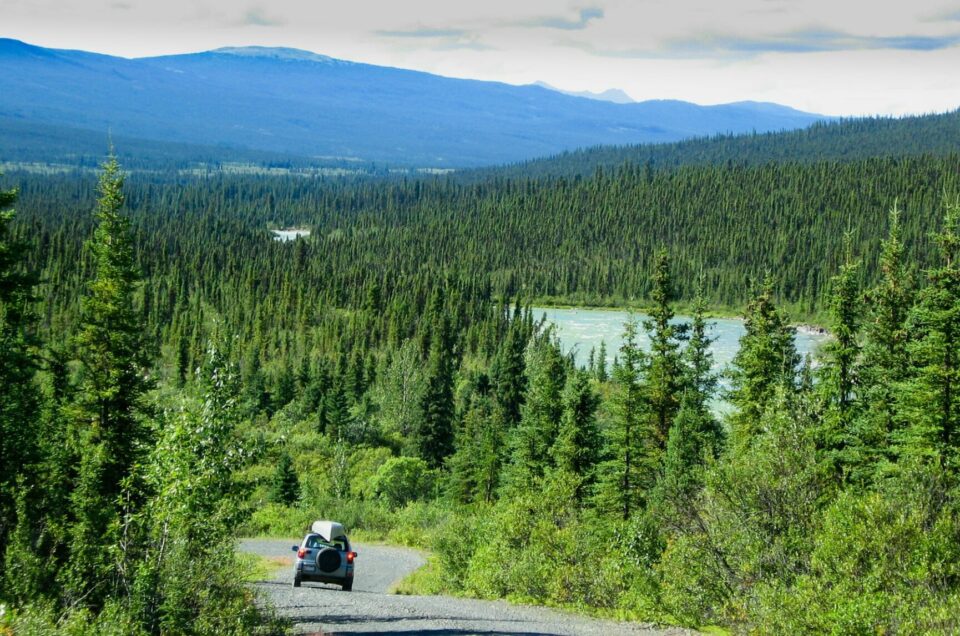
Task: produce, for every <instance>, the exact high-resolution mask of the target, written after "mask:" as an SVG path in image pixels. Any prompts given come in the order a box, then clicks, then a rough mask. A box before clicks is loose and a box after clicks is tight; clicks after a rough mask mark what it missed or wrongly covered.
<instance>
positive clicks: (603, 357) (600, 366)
mask: <svg viewBox="0 0 960 636" xmlns="http://www.w3.org/2000/svg"><path fill="white" fill-rule="evenodd" d="M596 363H597V367H596V369H597V370H596V378H597V382H606V381H607V380H609V379H610V376H609V375H608V374H607V343H606V341H604V340H601V341H600V349H599V350H598V351H597V361H596Z"/></svg>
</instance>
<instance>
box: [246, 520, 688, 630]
mask: <svg viewBox="0 0 960 636" xmlns="http://www.w3.org/2000/svg"><path fill="white" fill-rule="evenodd" d="M298 542H299V541H298V540H297V539H289V540H275V539H245V540H243V541H241V542H240V546H239V549H240V550H241V551H244V552H252V553H255V554H258V555H260V556H263V557H267V558H270V559H276V560H277V561H278V562H279V561H283V562H285V563H287V564H288V567H286V568H283V569H282V570H281V571H279V572H278V573H277V574H276V576H275V577H274V578H273V579H272V580H265V581H258V582H257V583H256V586H257V588H258V589H259V590H260V591H261V593H262V594H263V596H264V597H265V598H266V600H268V601H269V602H270V603H271V604H272V605H273V607H274V608H276V610H277V612H278V613H279V614H280V615H281V616H284V617H286V618H288V619H290V620H291V621H292V622H293V623H294V633H296V634H324V635H331V634H428V635H430V636H455V635H456V636H465V635H467V634H488V635H506V634H538V635H541V636H548V635H549V636H554V635H555V636H567V635H569V636H575V635H581V634H582V635H583V636H592V635H596V636H618V635H620V634H631V635H636V634H646V635H651V636H652V635H656V636H668V635H670V636H673V635H680V634H691V633H692V632H689V631H687V630H682V629H657V628H654V627H651V626H649V625H643V624H639V623H628V622H618V621H610V620H600V619H594V618H589V617H584V616H578V615H575V614H568V613H564V612H561V611H557V610H553V609H549V608H544V607H534V606H527V605H512V604H509V603H506V602H504V601H481V600H476V599H464V598H453V597H449V596H399V595H392V594H389V593H388V592H389V590H390V588H391V586H392V585H394V584H395V583H397V582H398V581H400V580H401V579H403V578H404V577H406V576H407V575H408V574H410V573H411V572H413V571H414V570H416V569H417V568H419V567H420V566H422V565H423V564H424V563H425V560H424V558H423V556H422V555H421V554H420V553H419V552H417V551H415V550H410V549H406V548H395V547H387V546H379V545H360V544H356V545H355V546H354V549H355V550H356V551H357V553H358V555H359V556H357V566H356V568H357V569H356V574H355V578H354V583H353V591H352V592H343V591H341V590H340V588H339V587H338V586H335V585H323V584H319V583H306V582H305V583H303V586H302V587H300V588H294V587H293V586H292V582H293V566H292V564H293V560H294V559H293V551H292V550H291V549H290V546H292V545H293V544H294V543H298Z"/></svg>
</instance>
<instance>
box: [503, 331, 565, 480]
mask: <svg viewBox="0 0 960 636" xmlns="http://www.w3.org/2000/svg"><path fill="white" fill-rule="evenodd" d="M552 338H553V336H552V332H551V331H550V330H547V332H546V333H545V334H542V335H541V336H540V337H538V338H536V339H534V340H533V341H531V343H530V345H529V347H528V349H527V357H526V363H525V366H526V369H527V394H526V397H525V399H524V403H523V407H522V408H521V418H520V425H519V426H517V427H516V428H515V429H513V430H512V431H511V432H510V437H509V447H510V461H509V464H508V465H507V466H506V467H505V469H504V481H505V482H506V484H505V485H506V486H507V488H508V490H510V492H518V491H523V490H525V489H526V488H528V487H529V485H530V483H532V481H533V480H534V479H537V478H540V477H543V476H544V474H546V471H547V469H548V468H549V466H550V448H551V447H552V446H553V444H554V442H555V441H556V438H557V431H558V428H559V426H560V418H561V416H562V414H563V401H562V394H563V387H564V382H565V378H566V372H567V369H566V361H565V360H564V357H563V353H562V352H561V351H560V345H559V343H557V342H555V341H554V340H553V339H552Z"/></svg>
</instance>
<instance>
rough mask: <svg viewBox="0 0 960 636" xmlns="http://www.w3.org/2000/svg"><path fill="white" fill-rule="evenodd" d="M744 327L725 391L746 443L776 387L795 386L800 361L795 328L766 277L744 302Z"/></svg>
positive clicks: (737, 433) (736, 431) (735, 430)
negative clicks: (779, 306) (775, 300)
mask: <svg viewBox="0 0 960 636" xmlns="http://www.w3.org/2000/svg"><path fill="white" fill-rule="evenodd" d="M744 328H745V330H746V332H745V333H744V334H743V336H742V337H741V338H740V349H739V350H738V351H737V354H736V356H734V359H733V365H732V368H731V370H730V375H729V377H730V385H731V388H730V391H729V392H728V393H727V399H728V400H729V401H730V404H731V405H732V406H733V407H734V409H735V410H734V412H733V414H731V416H730V423H731V433H732V434H733V439H734V441H735V442H737V443H749V441H750V440H751V439H752V438H753V436H754V435H755V434H756V433H757V431H758V427H759V426H760V422H761V416H762V415H763V413H764V411H766V410H767V408H768V407H769V406H770V405H771V404H772V403H773V399H774V397H775V395H776V394H777V391H778V390H788V391H792V390H794V389H795V385H796V370H797V366H798V365H799V364H800V357H799V356H798V355H797V350H796V346H795V344H794V338H795V336H796V331H795V330H794V329H793V328H792V327H790V326H789V324H788V323H787V319H786V317H785V316H784V315H783V314H782V313H781V312H780V311H778V310H777V308H776V307H775V306H774V304H773V283H772V282H771V281H769V280H768V281H766V282H765V283H764V285H763V289H762V290H761V292H760V294H759V295H758V296H757V297H756V298H755V299H754V300H752V301H751V302H750V304H749V305H747V314H746V318H745V321H744Z"/></svg>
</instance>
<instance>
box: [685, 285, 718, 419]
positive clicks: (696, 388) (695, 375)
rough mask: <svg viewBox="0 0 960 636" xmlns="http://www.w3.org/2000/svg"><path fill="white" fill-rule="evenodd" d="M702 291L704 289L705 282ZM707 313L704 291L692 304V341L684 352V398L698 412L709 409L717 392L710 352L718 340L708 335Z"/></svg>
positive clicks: (698, 293) (700, 292) (715, 376)
mask: <svg viewBox="0 0 960 636" xmlns="http://www.w3.org/2000/svg"><path fill="white" fill-rule="evenodd" d="M699 289H700V290H702V282H701V284H700V287H699ZM706 311H707V301H706V298H704V296H703V293H702V291H698V292H697V295H696V297H695V298H694V303H693V316H692V317H691V318H692V319H691V322H690V339H689V341H688V342H687V346H686V348H685V349H684V351H683V362H684V363H685V365H686V373H685V378H684V382H683V386H684V399H685V400H687V401H689V402H691V403H692V404H694V405H696V407H697V408H698V409H706V408H707V406H708V404H709V402H710V400H712V399H713V396H714V393H715V392H716V390H717V374H716V373H715V372H714V371H713V353H712V352H711V351H710V345H712V344H713V342H714V341H715V340H716V338H712V337H710V335H709V334H708V333H707V331H708V330H709V325H708V324H707V319H706Z"/></svg>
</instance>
